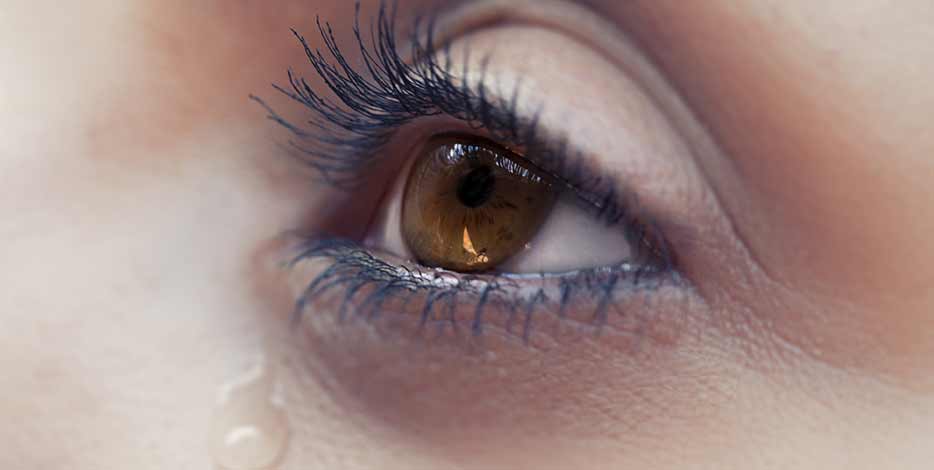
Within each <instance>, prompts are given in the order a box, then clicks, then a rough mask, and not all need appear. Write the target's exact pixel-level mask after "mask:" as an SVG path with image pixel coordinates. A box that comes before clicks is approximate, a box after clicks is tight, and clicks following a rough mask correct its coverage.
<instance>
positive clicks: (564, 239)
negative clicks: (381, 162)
mask: <svg viewBox="0 0 934 470" xmlns="http://www.w3.org/2000/svg"><path fill="white" fill-rule="evenodd" d="M419 148H420V150H418V151H417V152H416V153H417V154H416V155H415V156H414V162H412V165H411V170H410V171H409V172H408V173H409V174H408V176H407V178H403V180H402V181H400V182H398V183H397V185H396V188H397V189H396V190H395V191H393V193H392V194H391V195H390V201H389V202H388V203H386V204H385V208H384V209H383V210H385V211H393V210H398V211H401V216H394V214H390V215H389V216H387V217H384V218H383V220H385V222H384V223H383V224H384V226H383V227H380V228H379V229H378V230H377V232H378V233H379V232H381V233H389V234H395V233H400V234H401V235H399V236H392V235H390V236H387V237H384V238H382V239H378V238H377V237H369V239H370V240H371V243H369V245H370V246H372V247H373V248H376V249H380V250H385V251H388V252H391V253H394V254H396V255H398V256H400V257H402V258H409V259H413V260H414V261H416V262H418V263H419V264H421V265H423V266H427V267H437V268H443V269H448V270H451V271H457V272H464V273H473V272H492V271H498V272H507V273H542V272H544V273H551V272H561V271H572V270H580V269H587V268H593V267H598V266H604V265H609V264H621V263H624V262H627V261H634V260H633V259H632V254H633V252H635V251H636V250H635V249H633V248H632V247H631V246H630V240H629V237H627V234H626V230H625V229H626V227H624V226H622V227H621V226H620V225H619V224H608V223H605V222H604V221H601V219H600V218H599V215H598V214H597V213H596V209H597V208H596V207H594V206H593V205H592V204H591V203H589V202H588V201H585V200H583V199H581V198H580V197H578V195H577V193H576V192H575V191H573V188H570V187H569V184H568V183H567V182H565V181H563V180H562V179H561V177H560V176H555V175H552V174H550V173H549V172H547V171H545V170H544V169H541V168H538V167H537V166H536V165H535V163H534V162H533V161H531V160H530V159H528V158H526V157H524V156H522V155H519V154H518V153H516V152H514V151H512V150H510V149H507V148H506V147H504V146H502V145H499V144H497V143H495V142H493V141H491V140H488V139H484V138H481V137H477V136H473V135H468V134H439V135H437V136H434V137H429V138H427V139H426V141H425V142H424V144H423V145H421V146H420V147H419ZM394 199H401V202H399V201H395V200H394ZM373 240H377V241H373ZM646 241H648V240H646Z"/></svg>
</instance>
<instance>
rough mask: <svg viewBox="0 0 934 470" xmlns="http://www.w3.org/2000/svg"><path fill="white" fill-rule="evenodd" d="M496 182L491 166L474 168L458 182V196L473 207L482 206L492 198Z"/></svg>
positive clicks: (468, 205)
mask: <svg viewBox="0 0 934 470" xmlns="http://www.w3.org/2000/svg"><path fill="white" fill-rule="evenodd" d="M495 183H496V177H494V176H493V170H492V169H491V168H490V167H488V166H481V167H478V168H474V169H473V170H471V171H470V173H467V174H466V175H464V177H463V178H461V180H460V182H458V183H457V198H458V199H459V200H460V202H461V204H463V205H465V206H467V207H469V208H471V209H473V208H475V207H480V206H482V205H483V204H484V203H485V202H487V201H489V200H490V196H492V195H493V186H494V184H495Z"/></svg>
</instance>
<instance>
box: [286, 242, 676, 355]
mask: <svg viewBox="0 0 934 470" xmlns="http://www.w3.org/2000/svg"><path fill="white" fill-rule="evenodd" d="M300 246H301V247H302V248H301V249H299V250H298V252H299V255H298V256H297V257H296V256H295V250H293V251H292V254H293V259H294V261H293V262H292V263H289V267H288V268H287V269H288V272H287V273H286V274H287V275H288V276H289V278H290V281H292V282H290V284H291V285H292V286H293V289H292V290H293V296H294V300H295V303H296V312H295V313H296V314H297V316H298V318H303V319H309V316H313V319H311V321H313V322H316V323H320V321H321V320H322V318H321V316H322V315H325V316H328V317H330V319H324V321H326V322H327V321H333V320H335V319H336V320H338V323H348V324H362V325H367V326H368V327H370V328H376V329H377V330H380V331H381V332H382V333H386V334H389V335H393V336H395V335H400V334H401V335H403V336H411V335H416V336H417V335H420V334H422V335H424V334H428V335H437V334H446V335H451V334H453V335H455V336H460V337H462V338H478V337H482V336H484V335H486V334H487V333H490V332H492V333H495V334H498V335H500V336H505V337H512V338H515V340H516V341H519V342H521V343H525V344H527V345H528V346H530V347H533V348H534V347H538V346H542V345H543V344H554V343H555V342H556V341H557V342H563V341H567V340H570V339H572V338H578V337H580V336H581V335H585V336H594V335H601V336H614V335H615V334H633V332H634V331H637V330H639V331H646V326H645V325H641V324H640V322H641V321H642V320H640V319H644V320H645V321H648V320H647V319H648V318H654V317H655V316H654V315H653V314H652V312H651V309H649V308H647V305H649V304H650V301H651V299H664V298H679V297H682V296H684V295H686V294H687V293H688V292H689V291H690V288H689V286H688V285H687V284H686V283H685V282H684V281H683V280H682V279H681V278H680V277H679V276H678V275H677V274H676V273H674V272H671V271H669V272H654V271H647V270H645V269H644V268H637V267H632V266H628V265H620V266H616V267H612V268H603V269H599V270H593V271H578V272H571V273H565V274H555V275H505V276H493V275H486V276H466V275H460V274H457V273H452V272H446V271H442V270H431V269H427V270H424V269H419V268H418V267H415V266H406V265H405V264H404V263H403V262H401V261H398V263H399V264H392V263H391V262H390V261H387V260H385V259H382V258H379V257H377V256H376V255H374V254H372V253H371V252H369V251H367V250H365V249H363V248H362V247H359V246H356V245H354V244H352V243H349V242H346V241H341V240H333V239H322V240H314V241H306V242H305V243H302V244H301V245H300ZM310 287H314V289H311V290H310V289H309V288H310ZM541 341H544V343H539V342H541Z"/></svg>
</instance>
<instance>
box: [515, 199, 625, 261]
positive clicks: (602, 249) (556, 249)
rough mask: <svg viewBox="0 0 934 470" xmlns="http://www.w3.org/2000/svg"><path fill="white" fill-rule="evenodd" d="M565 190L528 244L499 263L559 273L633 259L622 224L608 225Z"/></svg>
mask: <svg viewBox="0 0 934 470" xmlns="http://www.w3.org/2000/svg"><path fill="white" fill-rule="evenodd" d="M575 198H576V196H574V195H573V194H568V193H565V194H564V195H562V196H561V197H560V198H559V200H558V202H557V203H556V204H555V207H554V209H553V210H552V212H551V214H549V215H548V218H547V219H546V220H545V223H544V224H543V225H542V228H541V229H540V230H539V232H538V233H537V234H536V235H535V237H534V238H533V239H532V240H531V241H530V242H529V243H528V244H527V245H526V248H525V249H524V250H523V251H522V252H520V253H518V254H517V255H515V256H513V257H512V258H510V259H509V260H508V261H507V262H506V263H504V264H502V265H501V266H498V267H497V271H502V272H509V273H538V272H544V273H555V272H564V271H573V270H578V269H587V268H596V267H601V266H607V265H612V264H616V263H621V262H624V261H629V260H632V259H633V256H634V249H633V247H632V244H631V243H630V242H629V240H628V239H627V238H626V233H625V229H624V227H623V226H621V225H613V226H607V225H606V224H605V223H604V222H602V221H600V220H598V219H597V218H596V217H594V215H593V214H592V213H590V212H588V211H586V210H584V209H582V208H581V207H580V202H579V201H578V200H576V199H575Z"/></svg>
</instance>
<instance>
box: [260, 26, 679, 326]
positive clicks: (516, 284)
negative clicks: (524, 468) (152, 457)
mask: <svg viewBox="0 0 934 470" xmlns="http://www.w3.org/2000/svg"><path fill="white" fill-rule="evenodd" d="M376 21H377V24H376V26H375V28H374V41H375V44H374V45H372V46H371V45H368V44H366V43H365V42H363V40H362V39H361V38H360V37H358V38H357V39H358V41H360V42H361V43H360V47H361V50H362V51H363V52H362V60H363V62H364V66H363V69H362V70H365V71H366V73H361V72H358V71H356V70H353V69H352V68H351V66H350V65H349V61H348V60H347V59H346V58H345V57H343V55H342V53H341V51H340V50H339V49H338V47H337V45H336V43H335V42H334V41H335V40H334V38H333V36H331V35H330V34H329V33H328V29H327V27H324V28H322V30H321V33H322V37H321V39H322V40H323V43H324V45H325V47H326V48H327V52H323V51H321V50H314V49H312V47H311V46H310V45H309V43H308V42H307V41H305V39H304V38H303V37H301V36H300V35H299V36H298V39H299V41H300V42H301V43H302V45H303V46H304V47H305V52H306V55H307V56H308V58H309V60H310V61H311V62H312V66H313V68H314V70H315V71H316V72H317V73H318V74H319V75H321V77H322V78H323V79H324V82H325V83H326V85H327V87H328V88H329V89H330V91H331V92H333V94H334V95H335V96H337V97H339V102H337V101H334V100H333V99H332V98H328V97H326V96H322V95H319V94H318V92H317V91H315V88H314V87H312V86H310V85H309V84H308V83H307V82H305V80H304V79H302V78H299V77H297V76H296V75H295V74H292V73H290V74H289V86H287V87H277V89H278V90H279V91H280V92H282V93H284V94H285V95H286V96H287V97H288V98H290V99H292V100H294V101H296V102H298V103H300V104H302V105H304V106H305V108H307V110H309V111H311V116H312V117H311V119H310V120H308V121H306V122H308V123H309V124H310V127H307V128H304V127H302V126H300V125H298V124H293V123H291V122H290V121H289V120H288V119H286V118H284V117H283V116H282V115H280V114H278V113H276V111H275V110H274V109H273V108H272V107H270V106H267V105H266V104H265V102H263V101H262V100H260V99H258V98H255V99H256V101H258V102H259V103H260V104H261V105H263V106H264V107H265V108H266V110H267V111H269V117H270V119H272V120H273V121H275V122H277V123H280V124H282V125H284V126H285V127H286V128H287V129H288V130H289V131H291V132H292V133H293V135H294V139H293V140H292V141H291V142H290V145H291V147H292V149H293V150H294V153H293V155H295V156H296V157H298V158H299V159H300V160H301V161H303V162H305V163H307V164H308V166H310V167H312V168H313V169H314V170H315V171H316V172H317V173H318V175H319V176H320V177H321V178H322V180H323V182H325V183H327V184H329V185H332V186H333V187H334V188H335V189H336V190H337V191H339V193H340V194H337V195H335V196H334V198H333V199H332V201H334V202H335V203H334V204H333V207H329V208H328V209H329V210H330V214H331V215H330V217H328V220H327V221H326V222H320V223H318V224H316V225H317V227H316V230H315V231H312V232H310V233H308V232H306V233H303V234H302V235H303V236H302V240H301V242H300V243H299V244H298V249H297V252H295V253H294V257H293V258H292V259H291V262H290V263H289V266H291V267H292V269H293V271H294V272H295V273H296V274H295V275H294V278H295V279H296V284H299V285H301V286H302V287H301V288H300V289H299V290H298V291H297V292H296V299H297V303H296V313H297V314H302V315H303V314H305V313H308V312H310V311H314V312H318V313H320V312H336V313H337V317H338V318H345V317H346V316H348V315H356V316H359V317H362V318H367V319H369V320H372V319H375V318H380V319H385V320H386V321H385V322H382V323H381V324H385V325H388V326H389V327H391V328H393V329H395V328H398V327H400V326H402V327H404V326H405V325H406V324H411V323H410V322H411V321H413V320H414V322H415V324H416V325H419V329H420V328H422V327H423V326H424V325H426V324H428V323H436V322H437V323H440V324H442V325H450V327H451V328H452V329H453V330H454V331H463V330H462V329H460V327H459V325H462V324H464V323H467V324H469V325H470V326H471V327H470V329H469V331H471V332H472V333H473V335H475V336H476V335H480V334H482V333H483V331H484V325H486V324H487V323H495V324H496V325H497V327H498V328H502V329H504V330H505V331H507V332H514V333H519V334H521V336H522V337H523V338H526V339H528V337H529V334H530V331H531V328H532V325H533V323H535V322H533V321H532V318H533V317H535V318H538V319H540V320H538V321H539V322H541V321H544V320H545V319H546V318H549V317H551V318H553V319H555V320H558V321H560V320H562V319H565V318H568V317H570V316H573V318H574V319H575V321H580V322H585V321H587V322H593V323H595V324H596V326H597V327H598V328H599V326H600V325H603V324H604V323H607V322H608V320H610V314H611V312H619V311H621V309H622V308H623V305H624V304H625V303H626V302H629V301H635V299H636V298H637V297H636V296H635V295H634V293H647V292H649V291H651V290H655V291H657V290H658V289H659V288H660V287H665V288H669V287H670V289H669V290H668V291H666V292H669V291H670V292H674V291H677V290H678V288H680V285H681V282H682V281H681V278H680V277H679V276H678V274H677V270H676V269H675V263H674V256H673V255H672V251H671V250H670V249H669V247H668V243H667V242H666V238H665V237H664V236H663V234H662V232H661V231H660V230H658V229H656V224H655V223H654V220H655V218H654V217H653V216H652V211H651V210H646V211H643V210H642V208H641V205H640V204H639V199H640V198H638V197H636V196H635V195H636V194H640V193H646V194H651V191H646V190H644V189H641V190H640V189H638V188H639V187H640V185H641V186H643V187H649V185H648V184H647V183H646V182H654V181H661V178H659V177H657V175H656V173H659V174H665V175H666V176H667V177H668V180H667V182H668V183H669V184H670V185H671V186H674V187H677V186H678V183H677V180H675V179H672V178H671V176H672V175H678V174H679V173H678V172H677V171H669V170H667V169H666V167H665V166H664V165H663V164H662V162H664V161H665V160H663V159H656V158H652V157H651V156H650V154H649V153H648V152H646V150H647V149H651V150H652V151H653V152H658V151H660V150H661V151H664V150H665V149H664V148H660V147H659V146H658V143H659V142H664V143H668V142H677V141H676V140H675V139H671V140H668V139H661V140H659V139H657V135H656V134H652V133H643V132H640V131H641V129H643V128H644V127H648V128H651V129H656V128H657V129H664V127H663V125H662V120H661V119H662V118H660V117H657V116H658V115H657V113H656V112H655V108H654V105H653V104H652V102H651V101H650V100H648V99H647V98H644V97H641V96H639V95H638V94H636V95H632V93H635V91H634V90H635V88H634V87H632V86H631V85H626V86H624V87H621V89H620V90H619V91H622V92H625V93H627V94H630V95H629V96H628V97H627V107H626V108H623V109H624V111H625V116H623V117H621V121H622V122H632V119H633V118H632V117H631V116H638V119H639V122H640V123H641V124H640V125H639V126H635V125H634V126H632V130H627V131H625V132H624V134H623V135H621V136H620V137H622V138H621V139H619V141H620V143H622V145H616V144H615V143H611V144H610V146H609V147H607V146H603V147H602V148H601V147H596V150H595V149H590V148H588V146H587V145H586V144H587V143H588V142H587V140H588V139H587V138H586V136H587V135H590V134H591V132H592V131H589V130H588V127H587V126H588V122H590V124H589V125H591V126H601V125H604V124H605V121H603V120H602V119H595V120H593V121H592V122H591V121H590V118H591V117H593V116H591V115H590V114H589V113H585V114H583V115H580V116H579V119H577V120H575V121H568V120H567V119H566V117H567V116H568V115H569V114H568V113H567V112H564V113H562V112H560V111H558V110H556V111H551V112H548V111H545V112H542V111H541V109H542V108H544V107H546V106H545V104H546V103H548V104H549V105H555V104H557V105H561V106H564V105H566V104H567V103H563V102H561V101H560V100H559V101H554V100H552V101H553V102H550V103H549V100H547V99H546V98H547V95H542V94H541V90H537V93H538V96H539V97H534V96H535V95H530V96H528V97H525V96H520V93H521V87H520V86H519V84H518V83H516V84H514V86H510V85H507V84H504V83H503V82H501V81H499V80H497V83H496V84H495V85H494V84H491V83H488V82H487V78H488V77H487V76H486V75H485V73H484V72H481V73H479V74H471V73H468V71H467V70H462V69H458V68H456V67H455V65H454V64H455V63H461V62H463V63H464V64H466V63H467V62H469V59H467V58H465V59H464V60H463V61H459V60H456V59H452V57H451V56H450V54H451V50H450V49H449V48H447V47H446V48H444V49H443V50H439V49H437V48H436V47H435V46H434V45H433V43H432V42H431V41H432V37H433V35H432V33H431V27H432V26H431V25H430V24H429V26H427V29H428V31H427V32H426V31H424V30H418V28H415V29H416V32H415V33H414V34H413V36H412V37H411V38H410V41H409V43H410V47H409V50H410V51H411V56H406V57H403V56H402V55H400V51H399V49H398V48H397V42H396V38H395V33H394V32H393V29H392V20H391V19H390V17H389V15H388V14H384V12H383V11H381V13H380V16H379V18H378V19H377V20H376ZM296 34H297V33H296ZM545 34H546V36H545V38H546V39H547V40H559V39H558V38H559V37H560V36H553V35H551V34H552V33H545ZM455 44H458V43H455ZM586 60H587V61H592V62H593V63H599V64H601V66H604V65H608V64H605V63H604V62H601V59H600V58H599V57H597V56H593V55H590V56H588V57H587V59H586ZM335 64H337V65H335ZM482 65H483V64H481V67H480V69H481V70H483V67H482ZM555 65H558V64H556V63H554V62H547V63H542V64H541V66H540V67H538V68H536V69H535V72H536V73H543V74H545V73H546V72H545V69H546V68H547V67H553V66H555ZM561 65H562V70H569V69H567V68H566V67H568V63H567V62H566V63H565V64H561ZM464 67H466V66H464ZM502 67H503V69H504V70H505V69H508V67H506V66H502ZM557 72H559V71H555V73H557ZM367 75H369V77H370V78H369V79H368V78H366V77H367ZM501 76H502V77H505V76H507V75H501ZM555 76H562V75H560V73H557V75H555ZM520 81H521V80H520ZM509 90H512V92H511V93H510V91H509ZM591 95H593V94H587V93H580V94H579V95H578V100H581V99H583V100H589V99H591V98H590V96H591ZM592 98H593V99H596V100H605V99H606V96H596V95H593V96H592ZM595 105H596V104H595V103H591V104H590V106H595ZM585 109H586V106H585ZM612 109H619V108H612ZM640 110H641V111H643V112H640ZM561 116H564V118H560V117H561ZM627 116H630V117H627ZM656 122H657V123H659V124H658V126H657V127H656V124H655V123H656ZM575 126H578V127H575ZM596 135H599V136H601V139H600V140H603V139H602V134H599V133H598V134H596ZM608 149H610V150H612V151H614V152H617V153H618V155H614V156H613V158H610V156H609V155H608V154H607V150H608ZM626 150H629V151H628V152H626ZM614 159H618V161H619V162H620V163H623V164H626V165H627V166H626V168H625V171H624V172H620V171H618V170H617V169H614V171H612V172H610V171H608V168H609V164H610V163H611V162H613V161H614ZM616 173H620V174H616ZM648 199H650V200H651V199H653V198H648ZM340 201H344V202H343V203H341V202H340ZM659 205H660V204H657V203H656V204H655V206H656V207H658V206H659ZM646 207H650V206H646ZM326 227H329V228H330V229H328V228H326ZM519 312H522V313H521V315H522V316H523V318H524V320H522V322H521V324H522V327H521V328H518V329H517V330H514V328H517V327H516V325H515V324H516V321H517V320H516V319H517V315H519ZM548 314H550V315H548ZM614 321H615V322H616V323H619V322H624V323H625V322H630V321H631V318H622V317H619V318H615V319H614Z"/></svg>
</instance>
